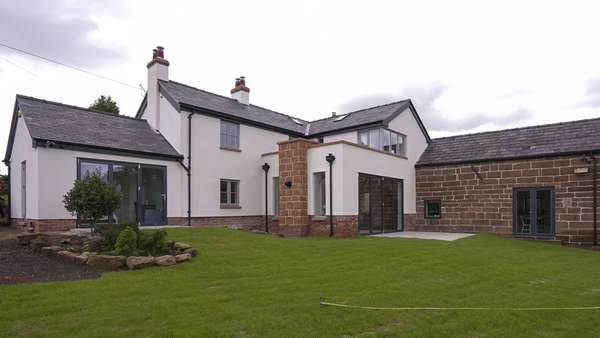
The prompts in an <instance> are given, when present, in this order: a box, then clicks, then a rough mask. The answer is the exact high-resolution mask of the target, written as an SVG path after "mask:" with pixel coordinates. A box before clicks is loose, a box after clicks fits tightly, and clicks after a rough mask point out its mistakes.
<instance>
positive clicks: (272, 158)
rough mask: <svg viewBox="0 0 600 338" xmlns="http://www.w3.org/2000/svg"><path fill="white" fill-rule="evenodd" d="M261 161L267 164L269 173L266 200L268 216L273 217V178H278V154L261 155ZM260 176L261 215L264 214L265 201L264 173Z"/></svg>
mask: <svg viewBox="0 0 600 338" xmlns="http://www.w3.org/2000/svg"><path fill="white" fill-rule="evenodd" d="M261 158H262V160H261V162H262V163H263V164H264V163H268V164H269V166H270V168H269V173H268V176H267V190H268V194H267V198H268V201H267V203H268V206H269V215H273V205H274V203H275V201H274V200H273V177H279V155H278V154H276V153H275V154H268V155H263V156H261ZM262 174H263V175H262V176H263V179H262V181H261V184H262V187H263V188H262V189H261V191H262V195H261V201H263V202H262V203H263V204H262V214H264V213H265V209H264V208H265V205H264V200H265V188H264V187H265V178H264V177H265V174H264V171H263V172H262Z"/></svg>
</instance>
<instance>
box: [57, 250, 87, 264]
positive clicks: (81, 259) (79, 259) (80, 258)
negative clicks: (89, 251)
mask: <svg viewBox="0 0 600 338" xmlns="http://www.w3.org/2000/svg"><path fill="white" fill-rule="evenodd" d="M57 254H58V257H60V258H62V259H64V260H66V261H69V262H75V263H81V264H83V263H85V262H86V261H87V259H88V257H87V256H84V255H78V254H76V253H74V252H71V251H67V250H63V251H59V252H58V253H57Z"/></svg>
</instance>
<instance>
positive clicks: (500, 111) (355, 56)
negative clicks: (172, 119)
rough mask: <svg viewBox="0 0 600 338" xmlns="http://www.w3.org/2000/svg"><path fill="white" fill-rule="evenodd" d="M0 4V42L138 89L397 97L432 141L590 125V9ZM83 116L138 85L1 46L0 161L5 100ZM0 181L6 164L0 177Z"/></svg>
mask: <svg viewBox="0 0 600 338" xmlns="http://www.w3.org/2000/svg"><path fill="white" fill-rule="evenodd" d="M27 4H28V5H27V6H26V7H21V6H23V4H22V3H21V2H17V1H5V0H0V43H4V44H8V45H12V46H15V47H17V48H22V49H26V50H29V51H32V52H34V53H37V54H41V55H43V56H46V57H50V58H53V59H57V60H60V61H62V62H65V63H69V64H72V65H75V66H78V67H81V68H84V69H86V70H90V71H92V72H95V73H98V74H101V75H105V76H108V77H111V78H114V79H118V80H120V81H122V82H125V83H128V84H131V85H133V86H138V85H139V84H141V85H142V86H143V87H144V88H146V87H147V85H146V63H147V62H148V61H149V60H150V58H151V54H152V52H151V51H152V48H154V47H155V46H156V45H162V46H164V47H165V57H166V58H167V59H168V60H169V61H170V62H171V66H170V68H169V72H170V79H171V80H175V81H178V82H183V83H186V84H189V85H192V86H195V87H199V88H202V89H205V90H208V91H211V92H214V93H218V94H222V95H229V90H230V89H231V88H232V87H233V84H234V79H235V78H236V77H237V76H240V75H245V76H246V78H247V85H248V87H250V88H251V95H250V101H251V103H253V104H257V105H260V106H263V107H267V108H270V109H273V110H276V111H279V112H282V113H287V114H290V115H294V116H297V117H301V118H304V119H308V120H312V119H317V118H321V117H325V116H328V115H329V114H331V112H332V111H336V112H339V113H343V112H348V111H352V110H356V109H360V108H364V107H368V106H372V105H378V104H383V103H387V102H391V101H395V100H399V99H404V98H411V99H413V102H415V104H416V106H417V109H418V111H419V113H420V115H421V117H422V119H423V121H424V123H425V125H426V127H427V128H428V130H429V132H430V134H431V135H432V136H433V137H437V136H446V135H453V134H459V133H467V132H474V131H483V130H495V129H503V128H509V127H517V126H526V125H534V124H542V123H551V122H558V121H567V120H574V119H582V118H590V117H600V44H599V43H598V41H599V40H598V32H600V20H598V18H597V16H598V13H600V2H598V1H573V0H569V1H506V0H502V1H482V0H478V1H456V0H455V1H423V0H419V1H373V0H371V1H348V0H345V1H326V2H325V1H323V2H320V1H298V0H295V1H234V0H230V1H210V2H209V1H202V2H200V1H193V2H192V1H187V2H184V1H168V2H165V1H143V2H141V1H140V2H137V3H136V2H133V1H131V2H129V1H106V0H104V1H97V2H94V1H48V0H44V1H28V2H27ZM17 93H19V94H24V95H30V96H35V97H39V98H44V99H48V100H53V101H59V102H64V103H69V104H74V105H79V106H85V107H87V106H88V105H89V104H90V103H91V102H92V101H93V100H94V99H95V98H96V97H98V96H99V95H100V94H107V95H112V96H113V97H114V98H115V99H116V100H117V102H118V103H119V106H120V107H121V111H122V112H123V113H124V114H126V115H134V114H135V111H136V109H137V107H138V105H139V103H140V101H141V99H142V92H141V90H139V89H134V88H131V87H127V86H123V85H119V84H116V83H113V82H109V81H105V80H102V79H98V78H95V77H92V76H89V75H86V74H83V73H80V72H77V71H73V70H71V69H68V68H64V67H61V66H57V65H52V64H48V63H46V62H43V61H40V60H38V59H34V58H31V57H28V56H24V55H20V54H18V53H15V52H13V51H11V50H8V49H6V48H3V47H1V46H0V140H2V141H0V152H1V154H2V157H3V156H4V151H5V150H4V149H5V146H6V140H7V139H8V131H9V126H10V118H11V114H12V110H13V105H14V99H15V95H16V94H17ZM0 172H2V173H5V172H6V168H5V167H4V166H2V167H1V169H0Z"/></svg>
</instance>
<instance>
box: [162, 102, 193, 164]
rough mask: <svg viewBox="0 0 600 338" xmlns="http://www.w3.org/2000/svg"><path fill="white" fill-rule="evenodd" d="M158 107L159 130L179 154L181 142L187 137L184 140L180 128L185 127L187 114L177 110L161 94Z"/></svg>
mask: <svg viewBox="0 0 600 338" xmlns="http://www.w3.org/2000/svg"><path fill="white" fill-rule="evenodd" d="M159 107H160V110H159V115H160V129H159V131H160V133H161V134H162V135H163V136H164V137H165V138H166V139H167V141H169V143H171V145H172V146H173V147H174V148H175V150H177V152H179V153H180V154H181V153H182V152H181V150H182V148H181V147H182V143H184V141H185V142H187V138H186V139H185V140H184V139H183V137H182V135H181V131H182V128H184V129H185V128H187V114H185V113H180V112H178V111H177V109H175V107H173V106H172V105H171V103H170V102H169V101H168V100H167V99H166V98H164V96H163V95H160V98H159Z"/></svg>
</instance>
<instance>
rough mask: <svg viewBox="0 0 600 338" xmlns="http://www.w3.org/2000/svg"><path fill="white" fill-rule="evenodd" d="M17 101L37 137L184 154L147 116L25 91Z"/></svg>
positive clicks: (173, 155)
mask: <svg viewBox="0 0 600 338" xmlns="http://www.w3.org/2000/svg"><path fill="white" fill-rule="evenodd" d="M17 105H18V107H19V109H20V111H21V113H22V115H23V118H24V119H25V124H26V126H27V129H28V130H29V133H30V135H31V137H32V138H33V139H39V140H49V141H54V142H57V143H61V142H62V143H69V144H76V145H81V146H92V147H103V148H109V149H114V150H118V151H126V152H127V151H130V152H142V153H147V154H155V155H161V156H167V157H180V154H179V153H177V151H176V150H175V149H174V148H173V147H172V146H171V144H169V142H167V140H166V139H165V138H164V137H163V136H162V135H161V134H159V133H157V132H156V131H155V130H153V129H152V127H150V125H149V124H148V122H146V120H139V119H135V118H131V117H127V116H122V115H114V114H110V113H103V112H97V111H92V110H89V109H85V108H80V107H75V106H70V105H65V104H62V103H57V102H51V101H45V100H40V99H37V98H33V97H27V96H22V95H17Z"/></svg>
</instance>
